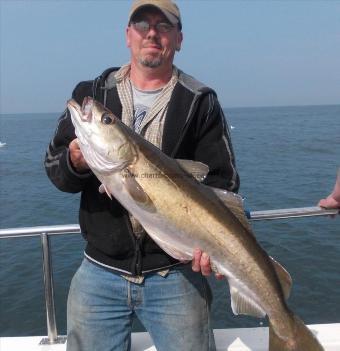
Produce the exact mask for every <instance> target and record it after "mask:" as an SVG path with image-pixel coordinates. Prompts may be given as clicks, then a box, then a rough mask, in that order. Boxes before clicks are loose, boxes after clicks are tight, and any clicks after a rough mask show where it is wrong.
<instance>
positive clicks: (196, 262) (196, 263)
mask: <svg viewBox="0 0 340 351" xmlns="http://www.w3.org/2000/svg"><path fill="white" fill-rule="evenodd" d="M201 256H202V251H201V250H200V249H195V250H194V255H193V259H192V263H191V267H192V270H193V271H194V272H199V271H200V270H201V265H200V261H201Z"/></svg>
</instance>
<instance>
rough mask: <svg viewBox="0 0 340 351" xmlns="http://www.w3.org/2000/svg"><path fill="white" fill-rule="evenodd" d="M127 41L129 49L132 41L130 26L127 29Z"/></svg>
mask: <svg viewBox="0 0 340 351" xmlns="http://www.w3.org/2000/svg"><path fill="white" fill-rule="evenodd" d="M125 40H126V46H127V47H128V48H129V47H130V46H131V40H130V26H128V27H127V28H126V31H125Z"/></svg>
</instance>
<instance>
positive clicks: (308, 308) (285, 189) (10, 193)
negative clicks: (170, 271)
mask: <svg viewBox="0 0 340 351" xmlns="http://www.w3.org/2000/svg"><path fill="white" fill-rule="evenodd" d="M225 114H226V119H227V121H228V124H229V127H230V133H231V137H232V141H233V146H234V151H235V155H236V162H237V168H238V171H239V173H240V177H241V188H240V193H241V194H242V195H243V196H244V197H245V206H246V208H247V209H249V210H252V211H257V210H269V209H282V208H292V207H309V206H314V205H316V204H317V202H318V201H319V199H320V198H322V197H324V196H326V195H327V194H328V193H329V192H330V191H331V190H332V187H333V185H334V182H335V177H336V170H337V168H338V167H339V166H340V105H333V106H302V107H264V108H227V109H225ZM57 118H58V114H20V115H0V142H1V143H6V145H2V146H1V147H0V201H1V202H0V228H1V229H4V228H11V227H25V226H37V225H53V224H73V223H78V204H79V194H67V193H62V192H60V191H59V190H57V189H56V188H55V187H54V186H53V185H52V184H51V182H50V181H49V180H48V178H47V176H46V174H45V170H44V167H43V159H44V154H45V150H46V148H47V145H48V143H49V141H50V139H51V138H52V136H53V133H54V130H55V127H56V124H57ZM253 228H254V232H255V234H256V237H257V239H258V241H259V242H260V243H261V245H262V246H263V247H264V248H265V250H266V251H267V252H268V253H269V254H270V255H271V256H273V257H274V258H275V259H276V260H278V261H279V262H280V263H282V264H283V265H284V266H285V267H286V269H287V270H288V271H289V272H290V274H291V276H292V279H293V287H292V292H291V296H290V298H289V300H288V304H289V306H290V307H291V308H292V309H293V310H294V311H295V313H297V314H298V315H299V316H300V317H301V318H303V319H304V320H305V322H306V323H332V322H339V321H340V216H338V217H337V218H335V219H331V218H329V217H322V218H321V217H314V218H300V219H285V220H272V221H261V222H253ZM84 245H85V244H84V241H83V239H82V238H81V236H80V235H60V236H54V237H52V238H51V248H52V260H53V274H54V285H55V286H54V292H55V305H56V313H57V325H58V332H59V334H64V333H65V332H66V299H67V292H68V287H69V284H70V281H71V278H72V275H73V274H74V272H75V271H76V269H77V267H78V265H79V264H80V262H81V260H82V257H83V249H84ZM209 282H210V284H211V286H212V289H213V294H214V301H213V306H212V312H213V326H214V328H227V327H244V326H259V325H262V323H265V320H260V319H256V318H250V317H244V316H233V314H232V311H231V308H230V298H229V292H228V286H227V283H226V281H216V280H215V278H213V277H211V278H210V279H209ZM134 329H135V330H141V329H142V326H141V325H140V323H139V322H137V323H135V326H134ZM46 333H47V331H46V317H45V304H44V292H43V280H42V267H41V244H40V239H39V238H21V239H2V240H0V336H14V335H45V334H46Z"/></svg>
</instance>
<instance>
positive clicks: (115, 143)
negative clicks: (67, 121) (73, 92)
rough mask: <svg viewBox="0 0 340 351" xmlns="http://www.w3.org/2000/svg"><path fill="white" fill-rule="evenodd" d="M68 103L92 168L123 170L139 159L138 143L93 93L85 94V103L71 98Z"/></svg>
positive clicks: (84, 153) (79, 141) (105, 170)
mask: <svg viewBox="0 0 340 351" xmlns="http://www.w3.org/2000/svg"><path fill="white" fill-rule="evenodd" d="M67 107H68V109H69V111H70V114H71V119H72V123H73V125H74V128H75V133H76V136H77V138H78V143H79V147H80V150H81V152H82V154H83V156H84V158H85V160H86V162H87V164H88V165H89V167H90V168H91V169H92V170H93V171H97V172H99V173H101V174H108V173H112V172H115V171H121V170H122V169H124V168H125V167H127V166H129V165H131V164H133V163H134V162H135V161H136V158H137V151H136V147H135V145H134V144H133V142H132V140H131V139H130V138H129V136H128V133H126V127H125V126H124V125H123V123H122V122H121V121H120V120H119V119H118V118H117V117H116V116H115V115H114V114H113V113H112V112H111V111H110V110H108V109H107V108H105V107H104V106H103V105H102V104H101V103H99V102H98V101H96V100H94V99H92V98H91V97H86V98H84V100H83V104H82V106H80V105H79V104H78V103H77V102H76V101H75V100H74V99H71V100H69V101H68V103H67ZM124 127H125V128H124Z"/></svg>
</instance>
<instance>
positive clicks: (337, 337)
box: [0, 323, 340, 351]
mask: <svg viewBox="0 0 340 351" xmlns="http://www.w3.org/2000/svg"><path fill="white" fill-rule="evenodd" d="M308 327H309V328H310V329H311V330H312V331H313V333H314V334H315V335H316V336H317V338H318V339H319V341H320V343H321V344H322V345H323V346H324V348H325V351H339V350H340V323H333V324H313V325H309V326H308ZM214 333H215V340H216V346H217V351H267V350H268V328H265V327H260V328H237V329H215V330H214ZM42 339H43V337H41V336H31V337H8V338H6V337H5V338H4V337H3V338H0V350H1V351H65V350H66V344H65V343H63V344H54V345H39V343H40V341H41V340H42ZM131 350H132V351H157V350H156V348H155V346H154V345H153V343H152V340H151V338H150V336H149V334H148V333H134V334H133V335H132V349H131ZM305 351H307V350H305Z"/></svg>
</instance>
